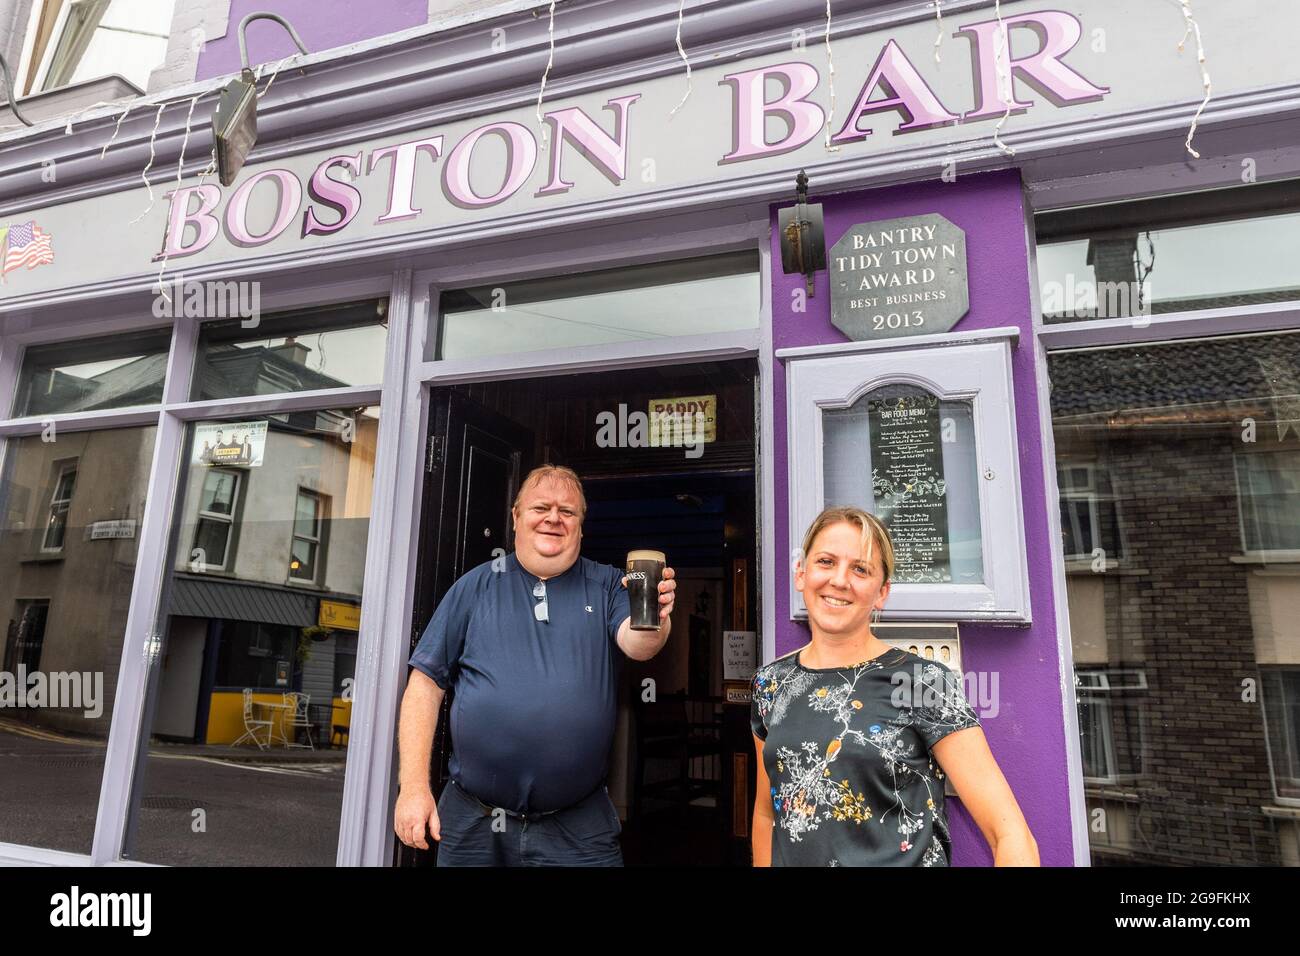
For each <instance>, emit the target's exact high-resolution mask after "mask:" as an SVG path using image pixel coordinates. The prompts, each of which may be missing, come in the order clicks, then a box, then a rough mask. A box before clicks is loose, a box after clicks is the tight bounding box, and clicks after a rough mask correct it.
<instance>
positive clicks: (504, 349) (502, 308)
mask: <svg viewBox="0 0 1300 956" xmlns="http://www.w3.org/2000/svg"><path fill="white" fill-rule="evenodd" d="M759 286H760V282H759V272H758V254H757V253H756V252H738V253H730V254H727V255H721V256H710V257H708V258H700V259H682V260H678V261H675V262H663V263H656V264H654V265H645V266H631V267H628V268H622V269H604V270H601V271H599V272H587V273H583V274H581V275H573V276H562V277H558V278H546V279H531V280H527V281H523V282H509V283H503V284H497V285H487V286H479V287H477V288H472V289H459V290H456V291H450V292H444V293H443V294H442V296H441V298H440V302H439V309H438V312H439V315H438V320H437V322H438V324H437V330H436V331H437V335H431V336H429V354H427V355H426V356H425V358H426V359H429V360H433V359H463V358H474V357H476V356H483V355H505V354H510V353H513V352H534V351H538V350H541V349H559V348H572V347H574V346H580V345H601V344H609V343H616V342H637V341H643V340H646V339H659V338H668V337H672V336H679V335H698V334H701V333H706V332H735V331H739V330H743V329H756V328H758V324H759V316H760V313H759V302H760V291H761V290H760V288H759Z"/></svg>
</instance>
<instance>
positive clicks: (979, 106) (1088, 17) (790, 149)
mask: <svg viewBox="0 0 1300 956" xmlns="http://www.w3.org/2000/svg"><path fill="white" fill-rule="evenodd" d="M1288 3H1289V0H1260V2H1259V7H1260V10H1259V11H1258V16H1259V17H1261V18H1265V17H1268V16H1274V17H1276V18H1278V19H1281V18H1284V17H1285V16H1286V14H1287V4H1288ZM1227 6H1228V5H1225V7H1224V8H1223V9H1219V8H1215V7H1213V6H1211V7H1208V8H1207V9H1206V10H1204V11H1198V19H1199V21H1200V24H1201V28H1202V29H1203V30H1205V31H1207V32H1208V33H1209V34H1211V35H1213V34H1214V33H1215V32H1216V31H1218V32H1225V31H1226V32H1229V33H1230V32H1231V31H1232V30H1233V29H1234V28H1235V27H1236V24H1235V23H1234V20H1233V15H1232V13H1231V11H1230V10H1229V9H1228V8H1227ZM1076 7H1079V5H1076ZM1174 13H1175V14H1177V10H1176V9H1175V10H1174ZM1001 24H1005V27H1006V30H1007V34H1008V37H1009V47H1010V53H1009V55H1003V54H1001V53H1000V52H999V50H1000V44H999V42H998V38H999V34H1000V31H1001V26H1000V21H999V20H998V18H997V17H995V16H993V14H992V11H990V10H988V9H985V8H979V9H975V10H970V11H965V12H962V13H954V14H953V15H951V16H947V15H945V16H944V18H943V22H942V40H943V56H942V59H941V61H940V62H936V58H935V57H934V55H933V51H934V42H935V29H936V24H935V22H934V21H933V19H928V18H919V19H917V20H914V21H912V22H908V23H903V24H896V25H891V26H890V27H889V28H888V29H886V30H878V31H874V32H861V33H852V34H845V35H842V36H838V37H836V38H835V40H834V58H835V62H836V63H837V64H838V67H837V69H836V71H835V74H834V77H833V78H832V76H831V74H830V71H829V70H828V69H827V64H826V58H825V55H824V50H823V49H822V48H821V45H820V44H814V43H812V42H811V37H803V38H801V37H800V36H797V35H796V36H795V37H794V39H793V40H792V42H791V44H790V45H789V46H788V47H781V48H777V49H774V50H770V51H769V52H767V53H764V54H763V55H761V56H755V57H751V58H747V59H745V60H742V61H734V60H730V61H721V60H720V61H718V62H705V61H702V62H700V63H699V64H698V65H697V66H696V68H695V70H694V72H693V74H692V83H691V87H690V89H691V93H690V95H689V96H688V97H687V98H686V100H685V102H684V103H683V102H682V96H683V77H682V76H681V75H679V74H675V73H671V72H664V73H662V74H660V75H656V76H654V77H651V78H646V79H642V80H638V81H636V82H634V83H630V84H627V85H625V86H623V87H613V88H605V89H597V90H592V91H589V92H582V93H575V94H572V95H556V96H555V97H554V98H547V99H546V100H544V102H543V103H542V108H541V113H542V116H541V118H540V119H539V118H538V115H537V113H538V108H537V104H536V102H535V97H529V98H528V100H527V102H524V101H523V100H522V98H521V101H520V103H519V105H518V106H516V107H514V108H511V109H507V110H502V111H499V112H496V113H493V114H489V115H486V116H485V115H482V114H477V115H467V114H465V113H455V112H454V110H455V109H456V105H455V104H431V106H434V105H438V106H439V108H445V109H447V110H448V111H452V116H451V118H450V119H448V120H447V121H446V122H441V123H433V124H430V125H428V126H424V127H416V128H414V129H411V130H409V131H407V132H404V133H401V134H393V133H386V134H384V135H382V136H373V135H372V136H371V137H369V138H366V137H365V136H364V135H363V134H358V135H355V136H349V131H348V130H347V129H346V128H341V129H340V130H339V131H338V135H337V138H336V139H335V140H334V142H333V143H331V144H330V145H329V146H327V147H321V148H317V149H313V150H311V151H304V152H301V153H297V154H294V155H290V156H285V157H278V158H276V159H274V160H271V161H264V162H260V163H259V162H257V154H256V151H254V154H253V160H254V161H253V162H252V163H250V164H249V165H248V166H246V167H245V169H244V171H243V172H242V173H241V175H240V177H239V178H238V179H237V180H236V182H235V183H233V184H232V186H231V187H229V188H223V187H222V186H220V185H219V184H217V183H214V182H200V181H199V178H198V177H197V176H189V177H186V178H184V180H183V181H181V182H179V183H178V182H176V180H175V177H174V175H173V176H172V177H171V181H170V182H169V181H168V179H167V178H166V177H164V176H162V175H161V174H156V175H154V177H153V181H152V182H151V188H149V189H146V188H145V187H144V186H143V185H141V186H139V187H136V188H128V189H123V190H120V191H118V192H114V193H110V194H105V195H99V196H94V197H89V198H75V197H70V198H68V199H67V200H65V201H61V202H58V203H56V204H53V205H50V206H48V207H45V208H42V209H39V210H31V211H24V212H23V213H22V214H21V215H20V216H17V217H15V218H14V219H13V220H12V221H11V222H7V223H0V228H2V227H3V226H4V225H9V226H23V224H24V223H27V222H38V223H39V225H40V230H41V234H42V237H48V238H49V239H50V240H51V242H52V245H51V251H52V252H54V253H57V255H56V256H54V261H53V262H50V263H49V264H47V265H42V266H41V267H40V268H35V269H32V270H31V271H28V269H27V268H26V267H24V268H21V269H19V270H18V271H13V272H10V273H9V274H8V275H7V276H6V277H5V278H6V282H5V283H4V284H3V285H0V296H4V297H10V296H12V297H19V296H22V297H26V296H29V295H38V294H42V293H46V292H49V291H51V290H54V289H61V288H64V287H68V286H80V287H85V286H92V285H94V284H96V283H103V282H110V281H118V280H121V279H122V278H123V277H141V278H146V277H147V278H150V279H155V280H156V277H157V276H158V275H159V273H160V272H162V273H164V278H166V277H167V276H170V275H174V274H176V273H180V272H186V273H188V274H191V275H192V274H194V273H195V272H196V271H198V270H200V268H201V267H212V268H211V269H210V270H209V271H214V272H215V271H216V270H217V267H222V268H224V267H226V266H230V267H231V268H237V266H238V264H239V263H241V262H248V261H254V260H256V261H257V262H259V263H264V262H265V261H266V260H267V258H268V257H276V256H290V255H292V254H295V253H301V254H302V256H303V258H304V259H306V258H310V257H311V256H314V255H317V254H319V253H321V252H322V251H325V250H327V249H328V250H330V251H333V252H336V253H337V254H338V255H340V256H342V255H346V254H348V253H350V252H351V251H352V250H353V249H362V248H364V249H375V248H377V247H392V248H394V249H395V250H396V249H397V248H398V246H399V245H401V246H403V247H404V246H408V245H412V244H414V245H419V244H422V243H425V242H432V241H434V239H435V238H438V239H439V240H441V239H442V238H443V237H446V238H454V239H455V240H456V241H468V239H470V238H471V237H473V236H474V235H476V234H477V233H478V231H479V230H481V229H482V227H484V225H485V224H486V225H490V226H492V227H493V228H494V229H495V228H503V227H504V225H505V224H514V223H521V224H522V223H529V222H535V221H537V220H538V219H539V218H549V217H551V216H553V215H555V214H557V213H559V212H561V211H568V210H573V211H579V212H583V213H585V214H596V213H599V214H600V215H609V214H611V213H610V211H611V210H612V209H614V208H617V204H620V203H621V204H626V203H628V202H631V201H640V200H644V199H646V198H647V197H649V196H652V195H653V196H656V197H660V196H663V197H666V196H673V195H677V194H679V193H680V194H681V195H694V194H697V193H698V192H699V190H700V188H701V187H702V186H707V185H708V184H709V183H716V182H721V181H731V180H735V181H737V182H762V180H761V179H760V177H766V178H771V176H773V175H782V176H784V174H786V173H789V184H788V187H787V188H785V189H783V191H782V195H785V194H786V193H788V192H790V191H791V190H792V189H793V181H794V172H795V171H797V170H798V169H800V168H806V169H807V170H808V171H809V174H810V175H811V177H812V181H813V184H814V187H816V185H817V184H818V183H819V182H822V183H825V182H826V181H827V180H826V175H827V173H828V172H829V171H833V170H837V169H841V168H843V169H853V168H859V167H860V168H862V169H866V168H867V167H866V166H864V165H863V164H864V163H866V162H870V161H871V160H873V159H878V158H884V157H886V156H888V155H889V154H891V153H899V152H903V151H905V152H907V153H908V154H909V155H917V156H920V155H929V154H934V155H936V156H937V155H938V151H940V150H942V151H944V152H945V153H946V152H948V151H949V147H954V148H953V149H952V150H951V153H952V155H953V156H954V157H957V160H955V161H956V162H957V168H956V170H955V174H956V175H957V176H960V175H961V174H962V169H961V167H960V162H959V159H960V155H961V150H962V149H964V148H966V145H967V144H969V145H971V146H974V147H976V148H978V149H980V150H981V151H983V150H985V149H986V148H988V146H989V144H990V143H991V141H992V136H993V131H994V127H995V126H999V127H1000V133H1001V135H1002V137H1003V138H1009V139H1013V138H1014V137H1015V136H1016V135H1018V134H1025V133H1029V132H1031V131H1045V130H1048V129H1053V128H1058V127H1065V126H1070V127H1075V126H1078V125H1079V124H1088V123H1090V122H1096V121H1099V120H1103V119H1106V118H1109V117H1112V116H1117V115H1130V114H1138V113H1141V112H1142V111H1144V110H1150V109H1157V108H1161V107H1163V106H1164V105H1166V104H1169V103H1174V102H1182V101H1190V100H1195V99H1198V98H1199V97H1200V95H1201V85H1200V83H1199V80H1198V77H1197V74H1196V71H1195V66H1196V64H1195V62H1194V60H1193V61H1188V60H1187V59H1186V58H1185V57H1184V59H1183V61H1182V62H1183V64H1184V66H1185V67H1186V69H1185V70H1183V69H1178V68H1177V67H1178V64H1179V61H1178V58H1177V52H1176V51H1174V50H1173V47H1174V45H1175V43H1174V42H1171V41H1170V40H1169V37H1170V35H1173V34H1178V33H1180V32H1181V30H1182V28H1183V23H1182V20H1181V18H1178V17H1176V16H1175V17H1174V18H1173V19H1172V20H1171V19H1170V17H1169V10H1168V9H1167V5H1165V4H1133V3H1131V2H1128V0H1089V3H1088V4H1086V5H1083V6H1082V7H1079V8H1078V9H1077V10H1075V9H1071V10H1064V9H1055V8H1054V7H1053V5H1052V4H1050V3H1048V2H1042V0H1007V2H1004V3H1003V5H1002V18H1001ZM1104 30H1108V32H1106V34H1105V40H1106V42H1104V43H1103V42H1101V40H1100V39H1099V36H1098V35H1099V34H1100V33H1102V32H1103V31H1104ZM795 32H796V34H802V33H803V31H802V30H799V31H795ZM1288 44H1289V39H1288V35H1286V34H1285V31H1275V32H1274V33H1272V34H1266V35H1263V36H1261V37H1260V38H1258V42H1257V44H1256V46H1257V55H1256V56H1255V57H1252V58H1251V60H1250V62H1248V63H1246V62H1243V63H1242V64H1235V63H1232V62H1230V61H1228V62H1222V63H1221V64H1220V65H1219V66H1218V67H1217V68H1216V74H1215V95H1216V97H1223V96H1230V95H1232V94H1234V93H1236V92H1247V91H1249V90H1252V89H1259V88H1266V87H1269V86H1270V85H1277V86H1281V85H1284V84H1285V83H1288V82H1290V81H1291V75H1292V72H1291V71H1293V66H1292V59H1291V54H1290V50H1289V46H1288ZM1157 63H1164V64H1166V65H1167V66H1168V68H1160V69H1156V68H1154V66H1153V64H1157ZM1000 64H1001V65H1000ZM1008 69H1009V71H1010V74H1011V76H1012V79H1013V83H1012V85H1011V91H1010V95H1009V97H1006V98H1004V97H1003V96H1002V95H1001V94H1000V75H1005V73H1006V71H1007V70H1008ZM832 79H833V83H834V90H833V92H832ZM679 104H681V107H680V109H678V108H677V107H678V105H679ZM198 122H199V117H198V116H196V117H195V124H196V125H197V124H198ZM72 140H73V138H72V137H69V138H68V139H67V140H66V142H72ZM51 142H52V143H53V142H54V141H51ZM51 148H56V147H54V146H52V147H51ZM65 148H67V149H80V148H82V145H81V144H74V145H73V146H71V147H65ZM935 163H936V166H935V169H934V175H935V176H938V175H939V174H940V173H943V172H944V171H945V169H947V168H948V167H951V166H952V162H949V163H948V166H947V167H945V166H944V164H943V163H942V162H941V161H940V160H939V159H936V160H935ZM819 177H820V178H819ZM823 188H825V187H823ZM612 204H613V205H612ZM14 235H16V233H15V232H14V231H13V229H11V230H10V242H9V245H10V250H11V251H12V250H13V249H14V248H15V247H16V242H17V241H16V240H15V239H14V238H13V237H14ZM25 235H26V233H24V234H23V236H19V240H22V239H23V237H24V236H25ZM33 235H35V233H34V232H33ZM17 245H21V242H17ZM873 314H874V313H873ZM882 331H887V332H889V333H898V330H892V329H887V330H882Z"/></svg>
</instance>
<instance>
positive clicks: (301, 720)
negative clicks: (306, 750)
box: [284, 691, 316, 750]
mask: <svg viewBox="0 0 1300 956" xmlns="http://www.w3.org/2000/svg"><path fill="white" fill-rule="evenodd" d="M284 702H285V703H286V704H288V705H289V710H288V711H287V713H286V714H285V720H284V726H286V727H290V728H292V729H293V743H287V742H286V744H285V746H286V747H303V746H306V747H310V748H311V749H312V750H315V749H316V745H315V744H314V743H313V742H312V739H311V726H312V725H311V718H310V717H308V716H307V714H308V711H307V708H308V706H309V705H310V703H311V695H310V694H302V693H299V692H298V691H290V692H288V693H287V694H285V695H284ZM300 728H301V729H302V730H303V731H304V732H305V733H306V734H307V743H306V744H300V743H298V730H299V729H300Z"/></svg>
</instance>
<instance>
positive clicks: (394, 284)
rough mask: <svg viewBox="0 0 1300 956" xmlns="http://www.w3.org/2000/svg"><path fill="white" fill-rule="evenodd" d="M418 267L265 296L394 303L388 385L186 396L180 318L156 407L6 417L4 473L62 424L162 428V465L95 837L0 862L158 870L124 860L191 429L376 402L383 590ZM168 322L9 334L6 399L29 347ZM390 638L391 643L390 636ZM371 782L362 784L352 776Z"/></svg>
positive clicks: (372, 661)
mask: <svg viewBox="0 0 1300 956" xmlns="http://www.w3.org/2000/svg"><path fill="white" fill-rule="evenodd" d="M409 289H410V272H409V271H406V270H398V271H396V272H393V273H390V274H387V275H385V274H383V273H380V272H378V271H375V272H372V273H371V274H369V275H363V276H361V277H359V278H353V279H348V280H345V281H342V282H338V283H334V284H312V283H310V282H309V281H307V279H306V277H294V276H290V277H289V281H288V284H287V288H286V291H280V292H277V293H275V294H273V295H270V296H268V297H266V299H265V300H264V301H265V302H266V303H267V311H271V310H280V309H288V308H293V307H301V306H311V305H323V304H329V303H333V302H339V301H348V300H350V299H355V298H363V297H369V296H375V297H379V296H384V295H386V296H387V297H388V299H389V335H388V342H387V344H386V348H385V365H384V382H383V384H380V383H375V384H373V385H365V386H358V387H347V388H338V389H324V390H317V391H308V392H295V393H283V394H276V395H254V396H246V397H239V398H233V399H219V400H205V401H191V400H189V394H190V386H191V381H190V380H191V377H192V375H193V371H194V368H195V362H196V358H197V351H198V338H199V331H200V323H199V322H197V321H187V320H180V321H176V322H173V323H172V329H171V345H170V349H169V353H168V360H167V370H166V376H165V379H164V386H163V395H162V401H161V402H159V403H154V404H150V405H141V406H134V407H126V408H115V409H108V410H102V411H92V412H72V413H61V414H54V415H43V416H27V417H19V418H7V419H0V469H3V467H4V463H5V456H7V455H8V454H9V453H10V443H9V442H8V441H7V439H8V438H10V437H20V436H25V435H35V434H40V433H41V432H42V431H43V430H44V429H45V428H47V427H48V426H49V425H51V424H53V426H54V428H55V431H56V434H57V432H58V431H67V432H79V431H87V430H103V429H109V428H122V427H142V426H156V427H157V431H156V433H155V439H154V450H153V461H152V464H151V466H150V475H149V481H148V490H147V493H146V501H147V505H146V507H145V510H144V514H143V516H142V519H141V522H140V530H139V546H138V550H137V558H136V566H135V573H134V578H133V584H132V591H131V600H130V605H129V610H128V614H127V623H126V632H125V636H124V639H123V651H122V659H121V663H120V665H119V671H118V689H117V697H116V700H115V702H114V710H113V717H112V723H111V725H110V730H109V737H108V742H107V747H106V752H105V759H104V774H103V778H102V780H101V784H100V797H99V804H98V808H97V812H96V824H95V836H94V841H93V844H92V847H91V852H90V853H89V854H75V853H67V852H64V851H59V850H52V849H49V848H45V847H35V846H22V845H17V844H0V861H3V862H16V863H25V864H33V865H74V866H132V865H145V866H147V865H153V864H149V863H147V862H141V861H135V860H130V859H124V858H123V857H122V853H123V850H124V845H125V834H126V830H127V821H128V815H129V812H130V802H131V799H132V785H133V781H134V780H135V776H136V770H137V765H138V762H139V761H140V760H142V759H143V756H144V752H145V749H146V747H147V743H148V729H147V728H144V727H143V726H142V718H143V713H144V703H145V694H146V692H147V684H148V679H149V673H150V666H151V659H152V658H153V657H154V656H155V655H156V654H157V653H159V651H160V641H161V634H160V633H159V631H158V625H157V621H158V612H159V607H160V601H161V594H162V588H163V584H164V580H165V576H166V575H167V573H168V572H169V569H168V568H167V567H166V566H165V558H166V553H167V544H168V541H169V539H170V536H171V533H172V520H173V517H174V514H173V512H174V502H175V500H176V494H177V489H178V487H179V483H180V480H181V472H182V465H183V457H182V456H183V452H184V445H185V442H184V438H185V429H186V426H187V425H188V424H189V423H190V422H193V421H197V420H200V419H203V418H206V417H209V416H212V415H217V414H222V415H224V414H241V413H247V414H253V413H272V412H284V411H302V410H308V409H316V408H328V407H332V406H336V405H338V404H356V405H363V404H369V405H379V406H380V407H381V408H383V409H384V414H383V415H381V418H380V427H379V439H378V448H377V454H376V462H375V483H374V492H373V497H372V501H371V523H370V534H369V538H368V541H367V550H366V563H365V576H364V584H363V593H367V594H369V593H372V592H373V593H375V594H380V593H382V592H384V591H385V590H386V588H385V584H386V583H387V582H386V580H385V579H386V577H387V573H388V572H387V566H386V561H387V555H388V550H389V548H388V543H389V541H390V540H391V535H392V520H391V511H392V505H393V497H394V480H393V479H394V478H395V473H396V464H397V448H396V444H397V432H398V431H399V428H400V425H401V419H402V414H401V411H402V410H401V405H402V398H403V394H404V391H403V385H404V377H405V371H406V361H405V358H406V356H405V351H406V342H407V335H406V332H407V329H408V327H409V324H410V315H411V312H410V295H409ZM165 325H166V322H159V320H157V319H155V318H153V317H152V316H151V315H149V313H148V312H147V311H145V312H144V313H143V314H141V311H140V310H133V311H130V312H128V311H125V310H124V311H121V312H119V313H116V314H110V315H108V316H106V317H99V318H96V319H93V320H91V321H89V322H77V321H69V322H67V323H65V324H55V325H51V326H49V327H40V328H34V329H25V330H22V331H13V332H10V333H9V334H6V335H0V401H2V402H3V403H4V407H5V408H6V409H7V408H11V407H12V400H13V397H14V395H15V394H16V390H17V386H18V377H19V372H20V370H21V365H22V355H23V352H24V350H25V349H26V348H27V347H28V346H31V345H38V344H41V345H43V344H49V343H52V342H57V341H63V340H68V339H74V338H81V337H85V336H87V335H90V334H96V333H103V334H111V333H114V332H123V331H134V330H138V329H142V328H158V327H160V326H165ZM385 618H386V614H385V608H384V605H383V603H382V601H381V600H378V599H373V600H370V601H368V602H366V608H364V609H363V611H362V615H361V622H360V630H359V633H358V640H357V643H358V652H359V653H358V663H357V687H358V694H357V698H356V701H355V703H354V706H353V715H352V723H353V727H354V731H355V732H354V734H353V739H352V741H351V744H350V747H349V752H348V757H347V764H346V773H345V778H344V799H343V807H342V811H341V813H340V837H339V844H338V851H337V855H336V863H337V864H338V865H357V864H358V863H360V862H361V859H360V847H361V842H360V834H361V833H362V832H363V831H364V828H365V827H364V824H365V821H364V815H365V812H366V808H367V805H366V802H365V798H366V796H367V793H368V789H369V788H368V784H369V783H370V781H369V779H368V778H369V777H370V776H372V775H373V770H374V768H373V765H372V764H371V763H370V750H371V746H370V745H371V743H372V741H373V736H374V735H373V732H372V731H371V729H370V728H371V727H372V726H373V723H374V720H375V714H376V712H377V711H379V710H380V708H379V707H378V701H379V699H380V695H379V693H370V694H367V693H365V690H364V689H365V688H366V687H379V686H380V685H381V683H382V682H381V681H380V679H379V673H378V667H377V663H378V658H379V655H378V654H377V646H378V645H379V644H381V643H382V636H383V635H384V634H386V633H389V630H388V629H387V621H386V620H385ZM390 643H391V642H390ZM363 777H364V778H367V779H354V778H363Z"/></svg>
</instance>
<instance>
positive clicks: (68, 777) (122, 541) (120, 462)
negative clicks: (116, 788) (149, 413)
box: [0, 427, 155, 853]
mask: <svg viewBox="0 0 1300 956" xmlns="http://www.w3.org/2000/svg"><path fill="white" fill-rule="evenodd" d="M154 432H155V429H154V428H153V427H148V428H119V429H111V430H106V431H94V432H72V431H56V432H54V433H53V440H52V441H44V440H42V437H41V436H32V437H28V438H13V439H10V440H9V442H8V444H7V447H6V449H5V455H4V474H3V479H2V480H0V509H3V510H2V512H0V513H2V514H3V527H2V528H0V615H3V620H4V621H5V622H6V631H5V633H4V634H3V636H2V637H0V640H3V642H4V653H3V659H4V667H3V675H0V680H2V681H3V682H4V683H3V684H2V685H0V700H3V702H4V706H3V707H2V708H0V751H2V753H0V843H18V844H25V845H32V846H41V847H47V848H50V849H56V850H67V851H70V852H75V853H89V852H90V849H91V843H92V841H93V838H94V832H95V817H96V813H97V810H98V806H99V791H100V782H101V778H102V777H103V771H104V750H105V744H106V742H107V740H108V729H109V724H110V722H111V721H112V717H113V702H114V700H115V698H116V691H117V682H118V668H119V665H120V662H121V659H122V642H123V637H124V634H125V632H126V616H127V607H128V605H129V603H130V598H131V584H132V580H133V577H134V574H135V563H136V548H137V537H138V532H139V528H140V521H141V519H142V516H143V512H144V507H145V491H146V489H147V487H148V482H149V469H150V464H151V462H152V457H153V446H154ZM46 437H49V436H48V435H47V436H46Z"/></svg>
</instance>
